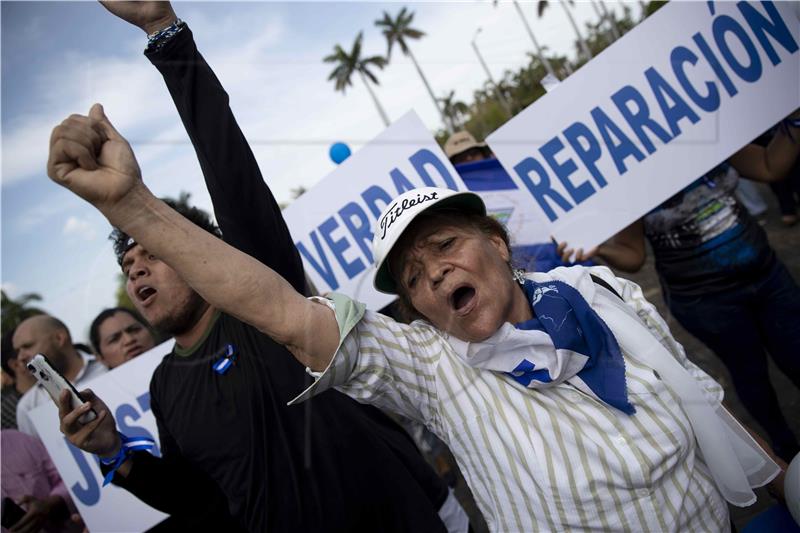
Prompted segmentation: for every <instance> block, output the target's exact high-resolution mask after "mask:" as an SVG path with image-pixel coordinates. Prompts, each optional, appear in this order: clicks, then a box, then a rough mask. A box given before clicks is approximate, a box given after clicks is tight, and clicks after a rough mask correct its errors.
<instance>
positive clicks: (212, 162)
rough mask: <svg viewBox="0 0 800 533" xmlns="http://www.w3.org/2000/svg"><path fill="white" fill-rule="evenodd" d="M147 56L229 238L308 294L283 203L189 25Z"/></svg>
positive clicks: (226, 236) (229, 241)
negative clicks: (172, 104)
mask: <svg viewBox="0 0 800 533" xmlns="http://www.w3.org/2000/svg"><path fill="white" fill-rule="evenodd" d="M145 55H146V56H147V58H148V59H149V60H150V61H151V62H152V63H153V65H155V66H156V68H157V69H158V70H159V72H161V75H162V76H163V77H164V81H165V82H166V84H167V89H169V92H170V95H171V96H172V100H173V101H174V102H175V106H176V107H177V109H178V113H179V114H180V117H181V120H182V121H183V125H184V127H185V128H186V132H187V133H188V134H189V138H190V139H191V140H192V144H193V145H194V149H195V152H196V153H197V158H198V160H199V162H200V168H201V169H202V170H203V176H204V178H205V181H206V186H207V187H208V192H209V194H210V195H211V201H212V202H213V204H214V214H215V215H216V218H217V222H218V223H219V226H220V228H221V229H222V234H223V238H224V239H225V241H226V242H227V243H229V244H230V245H232V246H234V247H236V248H238V249H239V250H241V251H242V252H244V253H246V254H248V255H250V256H252V257H254V258H256V259H258V260H259V261H261V262H262V263H264V264H265V265H267V266H269V267H270V268H272V269H273V270H274V271H276V272H277V273H278V274H280V275H281V276H283V277H284V278H285V279H286V280H287V281H289V283H291V284H292V286H293V287H294V288H295V289H296V290H297V291H299V292H301V293H305V292H306V290H305V275H304V272H303V263H302V261H301V259H300V254H299V253H298V252H297V249H296V248H295V246H294V242H293V241H292V237H291V235H290V234H289V230H288V228H287V227H286V222H285V221H284V220H283V216H282V215H281V210H280V207H279V206H278V203H277V202H276V201H275V197H274V196H273V195H272V192H271V191H270V190H269V187H267V185H266V183H264V179H263V178H262V176H261V171H260V170H259V169H258V164H257V163H256V158H255V156H254V155H253V152H252V150H250V146H249V145H248V144H247V140H246V139H245V137H244V135H243V134H242V131H241V130H240V129H239V125H238V124H237V123H236V119H235V118H234V117H233V113H232V111H231V109H230V107H229V105H228V95H227V93H226V92H225V90H224V89H223V88H222V84H220V82H219V80H218V79H217V77H216V76H215V75H214V72H213V71H212V70H211V68H210V67H209V66H208V64H207V63H206V61H205V59H203V56H201V55H200V52H198V51H197V47H196V46H195V42H194V38H193V36H192V32H191V30H190V29H189V28H188V27H184V28H183V30H181V31H180V32H179V33H178V34H176V35H175V36H174V37H173V38H172V39H170V41H169V42H167V43H166V44H165V45H164V46H163V47H162V48H161V49H160V50H158V51H156V52H145Z"/></svg>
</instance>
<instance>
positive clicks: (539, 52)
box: [494, 0, 558, 79]
mask: <svg viewBox="0 0 800 533" xmlns="http://www.w3.org/2000/svg"><path fill="white" fill-rule="evenodd" d="M513 3H514V7H515V8H516V9H517V13H518V14H519V18H520V19H521V20H522V24H523V25H524V26H525V30H526V31H527V32H528V37H530V38H531V41H533V47H534V48H535V49H536V57H538V58H539V61H541V63H542V65H543V66H544V69H545V70H546V71H547V73H548V74H550V75H551V76H553V77H554V78H556V79H558V76H556V71H555V70H553V66H552V65H551V64H550V60H548V59H547V56H546V55H544V51H543V50H542V47H541V46H539V41H537V40H536V37H535V36H534V35H533V30H531V26H530V24H528V19H527V18H525V13H523V11H522V7H520V5H519V2H517V0H513ZM494 5H495V6H497V0H495V1H494Z"/></svg>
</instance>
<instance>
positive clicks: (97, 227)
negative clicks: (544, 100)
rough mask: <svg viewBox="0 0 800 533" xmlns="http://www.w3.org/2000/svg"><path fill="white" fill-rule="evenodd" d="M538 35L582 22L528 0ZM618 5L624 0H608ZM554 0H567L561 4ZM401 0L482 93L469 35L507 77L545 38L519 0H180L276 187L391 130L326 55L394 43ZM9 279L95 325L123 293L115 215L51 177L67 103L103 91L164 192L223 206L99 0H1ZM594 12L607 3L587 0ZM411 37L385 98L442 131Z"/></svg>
mask: <svg viewBox="0 0 800 533" xmlns="http://www.w3.org/2000/svg"><path fill="white" fill-rule="evenodd" d="M521 3H522V5H523V9H524V10H525V11H526V12H527V15H528V20H529V22H530V23H531V25H532V27H533V30H534V32H535V33H536V35H537V38H538V39H539V41H540V42H541V43H542V44H544V45H546V46H548V47H550V48H551V49H554V50H557V51H559V52H562V53H569V54H570V55H574V51H572V45H571V42H572V40H573V39H574V34H572V30H571V28H570V26H569V25H568V22H567V19H566V17H565V15H564V13H563V11H562V10H561V8H560V7H559V6H557V5H552V6H551V9H550V10H549V11H548V12H547V13H546V14H545V16H544V17H543V18H542V19H541V20H538V19H537V18H536V15H535V5H534V3H532V2H531V3H524V2H521ZM606 3H607V5H609V7H612V8H614V9H621V8H620V3H618V2H617V3H615V2H606ZM553 4H555V2H553ZM626 4H627V5H629V6H630V7H631V8H632V9H633V11H634V13H636V14H638V12H639V8H638V5H637V4H636V3H635V2H626ZM403 5H408V6H409V7H410V8H411V9H412V10H414V11H415V12H416V17H415V26H416V27H417V28H419V29H421V30H423V31H425V32H426V33H427V34H428V35H427V36H426V37H425V38H423V39H422V40H420V41H417V42H414V44H413V45H412V49H413V51H414V53H415V55H416V57H417V59H418V60H419V62H420V64H421V66H422V68H423V70H424V71H425V73H426V75H427V76H428V78H429V81H430V82H431V85H432V86H433V88H434V91H435V92H436V93H437V94H440V95H444V94H445V93H447V92H449V91H450V90H451V89H454V90H455V91H456V97H457V98H459V99H462V100H464V101H469V100H470V95H471V94H472V91H473V90H475V89H476V88H478V87H480V86H482V84H483V83H484V81H485V77H484V74H483V72H482V70H481V68H480V65H479V63H478V61H477V58H476V57H475V55H474V52H473V51H472V49H471V47H470V44H469V43H470V40H471V39H472V38H473V36H474V35H475V31H476V29H477V28H478V27H482V28H483V30H482V32H481V33H480V36H479V40H478V44H479V46H480V49H481V51H482V53H483V54H484V56H485V59H486V61H487V63H488V64H489V67H490V69H491V71H492V73H493V74H494V75H495V76H496V77H500V76H501V74H502V72H503V71H504V70H505V69H514V68H516V67H518V66H520V65H522V64H523V63H524V62H525V61H526V54H527V53H528V52H529V51H530V50H531V48H532V45H531V43H530V40H529V38H528V36H527V34H526V33H525V31H524V28H523V26H522V23H521V22H520V20H519V18H518V15H517V13H516V11H515V10H514V8H513V6H512V5H511V4H510V3H504V2H500V3H499V5H498V6H496V7H493V5H492V2H491V1H489V0H485V1H479V2H425V3H414V2H407V3H378V2H345V3H341V2H268V3H256V2H246V3H236V2H225V3H217V2H202V3H197V2H179V3H176V4H175V11H176V12H177V13H178V15H179V16H180V17H181V18H183V19H184V20H185V21H187V22H188V23H189V25H190V27H191V28H192V30H193V32H194V34H195V39H196V40H197V42H198V47H199V48H200V50H201V52H203V54H204V55H205V57H206V59H207V60H208V62H209V63H210V64H211V66H212V68H213V69H214V70H215V72H216V73H217V75H218V77H219V78H220V80H221V81H222V83H223V85H224V86H225V88H226V89H227V91H228V93H229V95H230V97H231V107H232V108H233V110H234V113H235V114H236V116H237V119H238V121H239V123H240V125H241V126H242V129H243V130H244V132H245V135H246V136H247V138H248V139H249V140H250V143H251V145H252V147H253V150H254V152H255V154H256V157H257V159H258V161H259V164H260V166H261V170H262V173H263V174H264V176H265V179H266V180H267V183H268V184H269V185H270V186H271V187H272V188H273V190H274V191H275V194H276V196H277V197H278V199H279V200H289V198H290V191H291V189H293V188H295V187H297V186H300V185H303V186H305V187H310V186H313V185H314V184H315V183H316V182H317V181H319V180H320V179H321V178H323V177H324V176H325V175H326V174H327V173H328V172H330V171H331V170H332V169H333V163H331V161H330V160H329V159H328V155H327V150H328V147H329V146H330V144H331V143H333V142H335V141H339V140H344V141H346V142H348V143H349V144H350V145H351V147H352V148H353V149H357V148H358V147H359V146H360V145H361V144H363V143H365V142H366V141H368V140H370V139H371V138H373V137H375V136H376V135H377V134H378V133H380V131H381V130H382V129H383V124H382V123H381V121H380V119H379V117H378V114H377V112H376V111H375V109H374V107H373V105H372V102H371V101H370V100H369V96H368V95H367V92H366V90H365V89H364V88H363V87H362V86H361V85H360V83H359V81H358V80H354V84H355V85H354V87H352V88H350V89H348V91H347V94H346V95H344V96H343V95H342V94H341V93H334V91H333V86H332V84H331V83H330V82H327V81H326V80H327V76H328V73H329V72H330V70H331V66H330V65H328V64H323V63H322V61H321V59H322V57H324V56H325V55H327V54H329V53H330V52H331V49H332V47H333V45H334V44H336V43H341V44H342V45H343V46H344V47H345V48H346V49H349V47H350V46H351V45H352V42H353V39H354V38H355V36H356V34H357V33H358V32H359V31H361V30H364V32H365V35H364V39H365V41H364V50H365V53H368V54H379V53H384V52H385V41H384V40H383V37H382V36H381V34H380V32H379V30H378V29H377V28H375V27H374V26H373V21H374V20H375V19H377V18H379V17H380V16H381V13H382V12H383V11H384V10H387V11H389V12H390V13H391V14H395V13H396V12H397V11H398V10H399V9H400V8H401V7H402V6H403ZM0 10H1V13H0V16H1V17H2V22H1V23H2V28H1V30H2V32H1V38H2V43H1V44H2V110H1V111H2V188H1V189H0V194H1V195H2V257H1V258H0V259H1V260H2V284H3V288H4V289H5V290H7V292H8V293H9V294H10V295H11V296H12V297H14V296H18V295H20V294H23V293H26V292H37V293H39V294H41V295H42V296H43V298H44V301H43V302H42V304H41V306H42V307H43V308H44V309H46V310H47V311H49V312H50V313H52V314H54V315H55V316H57V317H59V318H61V319H62V320H64V321H65V322H66V323H67V325H68V326H69V327H70V329H71V330H72V333H73V336H74V337H76V338H77V339H85V338H86V337H87V335H86V332H87V329H88V325H89V323H90V322H91V320H92V318H93V317H94V316H95V315H96V314H97V313H98V312H99V311H100V310H101V309H102V308H104V307H108V306H111V305H114V292H115V289H116V285H117V282H116V275H117V272H118V269H117V267H116V262H115V260H114V257H113V255H112V253H111V247H110V242H109V241H108V240H107V239H106V237H107V235H108V233H109V230H110V227H109V225H108V223H107V222H106V221H105V219H103V218H102V217H101V216H100V215H99V214H98V213H97V212H96V211H95V210H94V209H92V208H91V207H90V206H88V205H87V204H85V203H83V202H82V201H81V200H79V199H78V198H77V197H74V196H73V195H71V194H70V193H68V192H67V191H66V190H63V189H60V188H59V187H57V186H56V185H54V184H53V183H51V182H50V181H49V180H48V179H47V177H46V175H45V163H46V160H47V141H48V138H49V134H50V131H51V130H52V128H53V127H54V126H55V125H57V124H58V123H59V122H60V121H61V120H63V119H64V118H66V117H67V116H68V115H69V114H70V113H82V114H85V113H86V112H87V111H88V109H89V107H90V106H91V104H92V103H94V102H101V103H102V104H103V105H104V107H105V110H106V114H107V115H108V116H109V118H110V119H111V121H112V122H113V123H114V124H115V125H116V127H117V129H118V130H120V131H121V132H122V134H123V135H125V136H126V137H127V138H128V139H129V140H130V141H131V144H132V146H133V149H134V151H135V152H136V155H137V158H138V159H139V163H140V166H141V167H142V172H143V176H144V179H145V182H146V183H147V184H148V185H149V186H150V187H151V189H153V190H154V192H155V193H156V194H158V195H171V196H177V195H178V193H179V192H180V191H189V192H190V193H192V200H193V202H194V203H195V204H196V205H198V206H199V207H203V208H206V209H208V208H210V205H211V203H210V199H209V198H208V194H207V193H206V191H205V190H204V187H203V184H202V179H201V173H200V168H199V166H198V165H197V162H196V160H195V158H194V152H193V151H192V149H191V145H190V143H189V140H188V138H187V137H186V135H185V133H184V131H183V128H182V125H181V124H180V121H179V120H178V117H177V113H176V112H175V110H174V107H173V105H172V102H171V100H170V98H169V94H168V93H167V91H166V89H165V88H164V85H163V82H162V81H161V78H160V76H159V75H158V74H157V72H156V71H155V69H154V68H153V67H152V66H151V65H150V63H149V62H148V61H147V60H146V59H145V58H144V56H143V55H142V50H143V48H144V44H145V36H144V34H143V33H142V32H141V30H139V29H138V28H134V27H133V26H130V25H128V24H127V23H125V22H123V21H121V20H118V19H116V18H115V17H114V16H112V15H111V14H109V13H108V12H106V11H105V9H103V8H102V6H100V5H99V4H96V3H94V2H5V1H4V2H2V4H0ZM574 12H575V15H576V17H577V18H578V20H579V22H580V23H581V25H582V24H583V22H585V21H587V20H591V21H594V20H595V19H596V15H595V13H594V10H593V9H592V7H591V5H590V4H589V3H588V2H576V6H575V9H574ZM397 52H399V51H393V57H392V63H391V64H390V65H389V66H388V67H387V68H386V69H385V70H384V71H382V72H381V73H380V80H381V86H380V87H378V88H377V89H376V92H377V95H378V98H379V99H380V100H381V102H382V103H383V105H384V107H385V108H386V110H387V112H388V114H389V116H390V118H392V119H396V118H399V117H400V116H401V115H403V114H404V113H405V112H406V111H408V110H409V109H412V108H413V109H415V110H416V111H417V113H418V114H419V115H420V117H421V118H422V120H423V122H425V124H426V125H427V126H428V127H429V128H430V129H431V130H432V131H433V130H436V129H438V128H440V127H441V124H440V122H439V119H438V115H437V113H436V111H435V109H434V107H433V104H432V102H431V101H430V98H429V97H428V95H427V93H426V92H425V89H424V87H423V86H422V84H421V82H420V81H419V78H418V77H417V74H416V72H415V71H414V70H413V67H412V65H411V63H410V62H409V61H407V60H406V59H405V58H403V57H402V56H401V55H400V54H399V53H397Z"/></svg>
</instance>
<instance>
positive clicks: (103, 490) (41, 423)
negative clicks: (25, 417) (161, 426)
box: [30, 341, 172, 531]
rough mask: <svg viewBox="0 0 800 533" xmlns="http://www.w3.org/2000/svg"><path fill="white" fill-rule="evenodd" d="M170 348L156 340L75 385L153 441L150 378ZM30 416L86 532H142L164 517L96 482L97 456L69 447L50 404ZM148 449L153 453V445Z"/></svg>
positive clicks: (125, 429) (125, 428)
mask: <svg viewBox="0 0 800 533" xmlns="http://www.w3.org/2000/svg"><path fill="white" fill-rule="evenodd" d="M171 348H172V341H168V342H165V343H162V344H160V345H159V346H156V347H155V348H153V349H152V350H150V351H148V352H146V353H143V354H142V355H140V356H139V357H136V358H135V359H132V360H130V361H128V362H127V363H125V364H124V365H121V366H119V367H117V368H115V369H114V370H111V371H110V372H108V373H106V374H103V375H102V376H99V377H97V378H95V379H93V380H91V381H89V382H88V383H87V384H86V385H85V386H81V387H78V388H79V389H83V388H90V389H92V391H93V392H94V393H95V394H97V396H98V397H99V398H101V399H102V400H103V401H104V402H105V403H106V405H107V406H108V408H109V410H110V412H111V413H112V414H113V415H114V418H115V419H116V421H117V428H118V429H119V430H120V432H122V433H124V434H125V435H127V436H129V437H138V436H146V437H150V438H152V439H154V440H155V441H156V442H158V429H157V428H156V421H155V417H153V413H152V411H151V410H150V378H151V377H152V375H153V372H154V371H155V369H156V367H157V366H158V364H159V363H160V362H161V360H162V359H163V358H164V355H166V354H167V353H168V352H169V351H170V349H171ZM82 385H83V384H82ZM30 416H31V420H32V421H33V425H34V426H35V427H36V431H38V432H39V437H40V438H41V439H42V442H43V443H44V445H45V448H47V452H48V453H49V454H50V457H51V458H52V460H53V463H54V464H55V466H56V468H57V469H58V473H59V474H60V475H61V479H63V480H64V485H65V486H66V487H67V489H69V492H70V495H71V496H72V501H74V502H75V505H76V507H77V508H78V511H79V512H80V514H81V517H83V520H84V522H85V523H86V527H87V528H88V529H89V531H145V530H147V529H150V528H151V527H153V526H154V525H155V524H157V523H158V522H160V521H162V520H163V519H164V518H166V515H165V514H163V513H161V512H159V511H156V510H155V509H153V508H152V507H150V506H148V505H146V504H145V503H142V502H141V501H140V500H139V499H138V498H136V497H135V496H133V495H132V494H130V493H129V492H127V491H126V490H124V489H121V488H118V487H115V486H113V485H107V486H105V487H103V486H102V485H103V476H102V475H101V474H100V467H99V465H98V461H97V458H96V457H95V456H94V455H92V454H88V453H85V452H83V451H81V450H79V449H78V448H76V447H74V446H72V445H71V444H69V443H68V442H67V440H66V438H64V436H63V435H62V434H61V431H60V430H59V420H58V410H57V409H56V406H55V404H53V403H52V402H50V401H48V402H47V403H45V404H43V405H41V406H39V407H37V408H36V409H34V410H33V411H31V415H30ZM154 453H155V454H156V455H158V454H159V451H158V449H156V450H154Z"/></svg>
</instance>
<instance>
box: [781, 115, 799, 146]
mask: <svg viewBox="0 0 800 533" xmlns="http://www.w3.org/2000/svg"><path fill="white" fill-rule="evenodd" d="M789 128H800V118H785V119H783V120H781V124H780V127H779V129H781V130H783V132H784V133H785V134H786V135H788V136H789V138H790V139H791V140H792V142H794V143H796V142H797V139H795V138H794V135H792V130H790V129H789Z"/></svg>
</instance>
